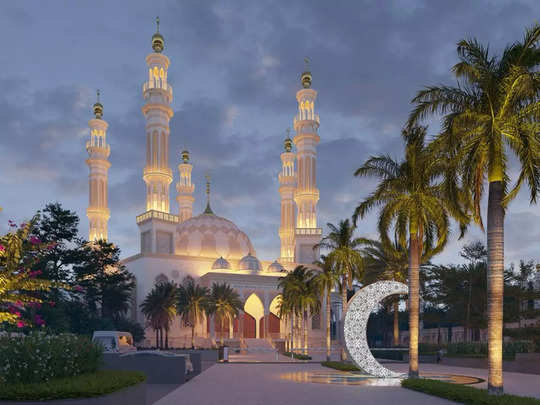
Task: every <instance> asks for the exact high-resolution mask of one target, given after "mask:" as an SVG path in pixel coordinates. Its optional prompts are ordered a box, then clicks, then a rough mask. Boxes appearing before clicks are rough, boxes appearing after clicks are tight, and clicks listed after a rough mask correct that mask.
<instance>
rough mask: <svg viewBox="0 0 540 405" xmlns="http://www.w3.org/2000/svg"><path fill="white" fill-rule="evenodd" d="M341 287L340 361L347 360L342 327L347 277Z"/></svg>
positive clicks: (345, 303) (345, 276)
mask: <svg viewBox="0 0 540 405" xmlns="http://www.w3.org/2000/svg"><path fill="white" fill-rule="evenodd" d="M342 282H343V285H342V287H341V319H340V322H339V323H340V325H339V338H340V342H341V361H345V360H347V353H346V352H345V333H344V331H343V327H344V324H345V309H346V308H347V275H343V281H342Z"/></svg>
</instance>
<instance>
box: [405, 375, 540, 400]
mask: <svg viewBox="0 0 540 405" xmlns="http://www.w3.org/2000/svg"><path fill="white" fill-rule="evenodd" d="M401 386H402V387H404V388H408V389H411V390H414V391H419V392H423V393H426V394H429V395H434V396H436V397H441V398H446V399H449V400H451V401H456V402H460V403H462V404H467V405H540V399H536V398H530V397H520V396H516V395H508V394H504V395H500V396H494V395H489V394H488V392H487V390H485V389H479V388H473V387H468V386H465V385H460V384H451V383H447V382H442V381H436V380H428V379H423V378H415V379H406V380H403V381H401Z"/></svg>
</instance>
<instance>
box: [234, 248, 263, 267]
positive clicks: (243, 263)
mask: <svg viewBox="0 0 540 405" xmlns="http://www.w3.org/2000/svg"><path fill="white" fill-rule="evenodd" d="M238 269H239V270H251V271H261V262H260V261H259V259H257V258H256V257H255V256H252V255H251V252H250V253H248V254H247V256H244V257H242V259H240V261H239V262H238Z"/></svg>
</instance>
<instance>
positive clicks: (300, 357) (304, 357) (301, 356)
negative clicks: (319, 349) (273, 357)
mask: <svg viewBox="0 0 540 405" xmlns="http://www.w3.org/2000/svg"><path fill="white" fill-rule="evenodd" d="M283 355H284V356H287V357H291V352H285V353H283ZM293 357H294V358H295V359H297V360H311V356H307V355H305V354H302V353H293Z"/></svg>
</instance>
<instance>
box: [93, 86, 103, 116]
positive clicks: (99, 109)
mask: <svg viewBox="0 0 540 405" xmlns="http://www.w3.org/2000/svg"><path fill="white" fill-rule="evenodd" d="M96 94H97V101H96V103H95V104H94V107H93V108H94V115H95V116H96V118H97V119H98V120H99V119H101V117H103V105H102V104H101V103H100V102H99V95H100V93H99V89H97V91H96Z"/></svg>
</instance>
